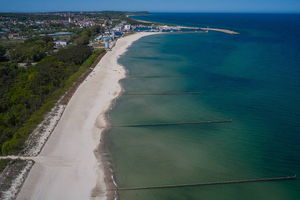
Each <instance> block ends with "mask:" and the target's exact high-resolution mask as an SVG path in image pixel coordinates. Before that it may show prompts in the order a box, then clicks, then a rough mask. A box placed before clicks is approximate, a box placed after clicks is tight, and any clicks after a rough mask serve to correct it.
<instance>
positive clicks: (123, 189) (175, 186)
mask: <svg viewBox="0 0 300 200" xmlns="http://www.w3.org/2000/svg"><path fill="white" fill-rule="evenodd" d="M296 178H297V177H296V175H294V176H285V177H275V178H260V179H242V180H229V181H216V182H207V183H193V184H181V185H161V186H148V187H132V188H115V189H112V190H118V191H126V190H127V191H129V190H153V189H170V188H180V187H201V186H210V185H225V184H238V183H255V182H271V181H285V180H295V179H296Z"/></svg>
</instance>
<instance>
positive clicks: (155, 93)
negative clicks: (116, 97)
mask: <svg viewBox="0 0 300 200" xmlns="http://www.w3.org/2000/svg"><path fill="white" fill-rule="evenodd" d="M197 94H202V92H199V91H195V92H149V93H143V92H125V93H124V94H123V95H127V96H130V95H131V96H144V95H197Z"/></svg>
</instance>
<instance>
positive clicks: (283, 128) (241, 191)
mask: <svg viewBox="0 0 300 200" xmlns="http://www.w3.org/2000/svg"><path fill="white" fill-rule="evenodd" d="M189 15H191V14H174V13H173V14H154V15H152V16H146V18H143V16H142V17H141V19H144V20H151V17H152V18H154V19H153V20H152V21H158V20H157V19H160V20H161V21H162V22H165V23H166V22H168V23H173V22H174V24H175V23H177V24H178V19H179V18H180V19H182V18H185V19H190V20H185V21H186V22H187V23H188V24H189V25H190V24H194V25H198V24H199V23H200V22H201V21H203V20H205V19H206V21H208V22H211V24H210V25H211V26H213V25H215V26H217V25H218V24H217V21H218V19H219V23H220V24H219V26H220V27H227V26H228V24H230V25H231V24H235V25H233V29H234V30H237V31H240V32H241V33H242V34H241V35H239V36H231V35H226V34H222V33H213V32H210V33H208V34H163V35H154V36H149V37H145V38H142V39H141V40H139V41H137V42H135V43H134V44H133V45H132V46H131V47H130V48H129V50H128V52H127V53H126V54H125V55H124V56H122V57H121V59H120V60H119V61H120V63H121V64H123V65H124V66H125V67H126V69H127V70H128V74H129V75H178V74H183V75H189V77H180V78H178V77H165V78H127V79H124V80H123V81H122V84H123V86H124V89H125V91H126V92H162V91H201V92H202V94H200V95H178V96H122V97H120V98H119V99H118V100H117V103H116V106H115V107H114V109H113V110H112V111H111V113H110V120H111V123H112V124H114V125H118V124H134V123H163V122H176V121H202V120H224V119H232V120H233V122H232V123H227V124H209V125H207V124H206V125H182V126H165V127H163V126H161V127H139V128H113V129H111V130H110V131H108V132H107V134H106V138H105V139H106V143H107V147H108V150H109V152H110V155H111V160H112V163H113V170H114V175H115V179H116V182H117V183H118V185H119V187H136V186H152V185H167V184H185V183H196V182H209V181H218V180H232V179H247V178H262V177H277V176H287V175H294V174H298V175H300V145H299V143H300V136H299V134H300V123H299V119H300V114H299V111H300V107H299V102H300V94H299V86H300V76H299V75H300V45H299V44H300V42H299V41H300V39H299V38H298V35H299V33H300V31H299V29H297V28H295V27H299V26H297V23H298V25H300V20H299V19H300V17H299V16H298V15H296V19H298V20H295V16H291V15H288V16H286V15H279V16H278V15H273V16H272V17H273V18H272V17H270V16H269V15H267V17H265V18H263V19H264V20H261V21H260V23H258V22H257V17H258V16H256V15H250V16H248V15H236V16H235V17H234V16H231V15H230V16H228V15H229V14H227V15H226V14H224V15H225V16H223V17H222V16H219V15H215V16H214V15H213V14H211V15H210V16H207V15H205V16H203V15H201V14H199V16H194V15H195V14H193V18H192V17H191V16H189ZM203 17H204V19H203ZM260 17H261V16H260ZM297 17H298V18H297ZM165 18H167V20H166V19H165ZM210 18H211V19H215V20H211V21H209V20H208V19H210ZM227 18H229V19H228V20H227V21H226V19H227ZM191 19H193V20H194V21H192V20H191ZM221 19H222V20H221ZM279 19H281V21H284V23H283V26H284V27H285V29H284V30H283V29H281V28H280V27H278V23H279V22H281V21H280V20H279ZM164 20H165V21H164ZM172 20H173V21H172ZM234 20H235V21H234ZM191 21H192V22H191ZM229 21H230V23H229ZM245 21H247V22H248V23H249V24H250V25H248V26H247V25H246V24H244V22H245ZM251 22H252V23H251ZM180 23H181V24H182V25H186V24H185V23H184V21H180ZM255 23H256V25H255ZM281 23H282V22H281ZM295 23H296V24H295ZM287 33H289V34H287ZM119 197H120V199H126V200H127V199H130V200H132V199H133V200H134V199H143V200H144V199H145V200H148V199H149V200H150V199H163V200H164V199H209V200H210V199H211V200H217V199H222V200H223V199H228V200H229V199H230V200H232V199H249V200H250V199H278V200H279V199H292V200H294V199H295V200H296V199H300V181H299V180H294V181H283V182H268V183H245V184H233V185H218V186H205V187H194V188H178V189H161V190H147V191H123V192H120V193H119Z"/></svg>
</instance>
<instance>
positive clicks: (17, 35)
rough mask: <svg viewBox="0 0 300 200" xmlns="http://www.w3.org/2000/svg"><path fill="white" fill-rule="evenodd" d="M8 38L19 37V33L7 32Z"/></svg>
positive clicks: (14, 38)
mask: <svg viewBox="0 0 300 200" xmlns="http://www.w3.org/2000/svg"><path fill="white" fill-rule="evenodd" d="M8 39H11V40H16V39H20V35H19V33H10V34H8Z"/></svg>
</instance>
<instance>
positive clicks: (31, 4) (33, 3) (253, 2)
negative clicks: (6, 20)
mask: <svg viewBox="0 0 300 200" xmlns="http://www.w3.org/2000/svg"><path fill="white" fill-rule="evenodd" d="M102 10H119V11H150V12H293V13H295V12H296V13H300V0H0V12H47V11H102Z"/></svg>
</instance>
